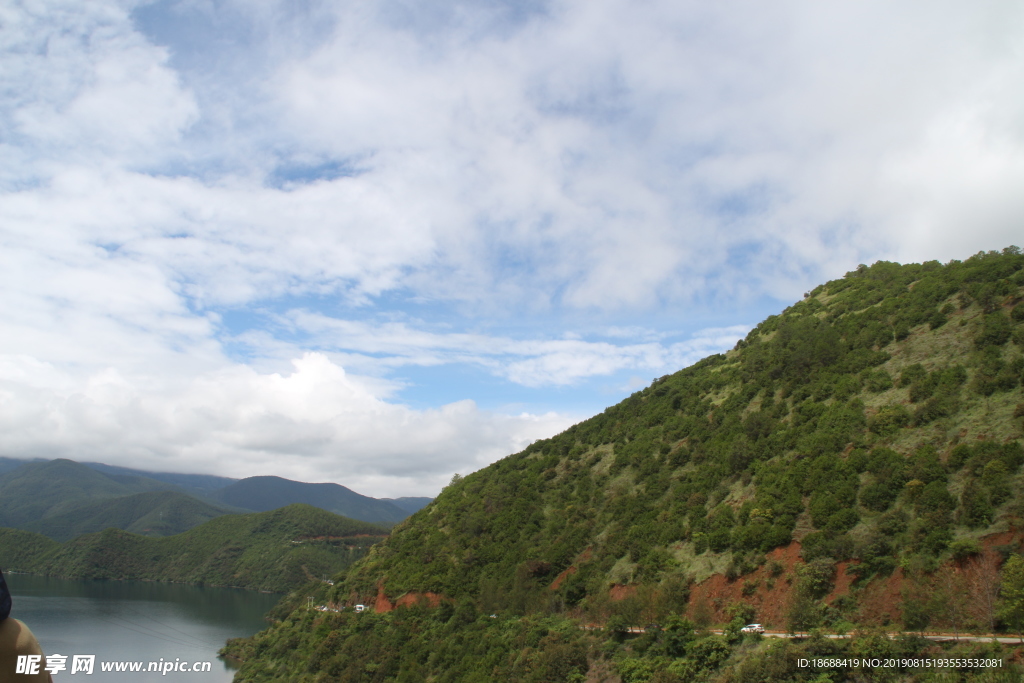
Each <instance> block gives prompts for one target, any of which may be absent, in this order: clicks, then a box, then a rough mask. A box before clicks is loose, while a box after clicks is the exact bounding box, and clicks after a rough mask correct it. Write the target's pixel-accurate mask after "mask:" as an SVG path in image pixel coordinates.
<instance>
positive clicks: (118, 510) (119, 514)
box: [21, 491, 235, 541]
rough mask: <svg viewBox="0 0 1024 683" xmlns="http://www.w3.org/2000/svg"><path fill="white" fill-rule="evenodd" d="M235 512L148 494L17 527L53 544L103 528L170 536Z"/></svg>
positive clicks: (169, 495) (166, 494) (161, 493)
mask: <svg viewBox="0 0 1024 683" xmlns="http://www.w3.org/2000/svg"><path fill="white" fill-rule="evenodd" d="M232 512H235V510H230V509H228V508H226V507H218V506H215V505H211V504H209V503H205V502H203V501H201V500H196V499H195V498H193V497H191V496H188V495H186V494H184V493H178V492H176V491H152V492H147V493H136V494H134V495H130V496H121V497H119V498H112V499H105V500H101V501H99V502H95V503H87V504H85V505H80V506H78V507H76V508H74V509H73V510H71V511H70V512H64V513H60V514H54V515H49V516H47V517H46V518H44V519H39V520H35V521H32V522H25V523H24V524H23V525H22V527H21V528H23V529H26V530H28V531H36V532H39V533H41V534H44V535H46V536H49V537H50V538H52V539H54V540H57V541H67V540H70V539H72V538H74V537H76V536H81V535H82V534H88V533H94V532H97V531H103V530H104V529H108V528H114V529H124V530H125V531H130V532H132V533H136V534H142V535H145V536H172V535H174V534H180V533H181V532H183V531H188V530H189V529H191V528H192V527H194V526H198V525H199V524H202V523H203V522H207V521H209V520H211V519H213V518H214V517H219V516H221V515H226V514H230V513H232Z"/></svg>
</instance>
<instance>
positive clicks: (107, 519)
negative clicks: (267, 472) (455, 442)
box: [0, 458, 432, 541]
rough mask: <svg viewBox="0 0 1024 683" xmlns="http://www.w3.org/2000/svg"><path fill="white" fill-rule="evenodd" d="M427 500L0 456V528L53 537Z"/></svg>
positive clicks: (401, 508)
mask: <svg viewBox="0 0 1024 683" xmlns="http://www.w3.org/2000/svg"><path fill="white" fill-rule="evenodd" d="M431 500H432V499H430V498H415V497H409V498H397V499H377V498H371V497H369V496H363V495H360V494H358V493H356V492H354V491H352V490H350V489H348V488H345V487H344V486H340V485H338V484H310V483H305V482H299V481H291V480H289V479H283V478H281V477H269V476H264V477H249V478H247V479H241V480H238V479H231V478H228V477H216V476H211V475H202V474H176V473H168V472H149V471H145V470H135V469H131V468H127V467H117V466H113V465H106V464H103V463H78V462H75V461H73V460H67V459H57V460H40V459H36V460H32V461H26V460H16V459H13V458H0V527H9V528H16V529H23V530H27V531H35V532H38V533H41V534H44V535H46V536H48V537H50V538H52V539H54V540H56V541H66V540H69V539H72V538H75V537H77V536H80V535H82V534H86V533H93V532H97V531H102V530H104V529H107V528H116V529H123V530H127V531H131V532H133V533H138V534H142V535H147V536H170V535H173V534H178V533H181V532H183V531H186V530H188V529H191V528H193V527H195V526H197V525H199V524H202V523H204V522H206V521H209V520H211V519H213V518H215V517H219V516H221V515H225V514H231V513H244V512H265V511H269V510H274V509H277V508H281V507H284V506H286V505H291V504H295V503H303V504H307V505H312V506H314V507H318V508H320V509H322V510H326V511H328V512H332V513H334V514H338V515H342V516H344V517H349V518H352V519H356V520H360V521H363V522H371V523H378V524H384V525H393V524H395V523H397V522H400V521H402V520H403V519H405V518H406V517H408V516H409V515H410V514H412V513H414V512H416V511H417V510H419V509H421V508H422V507H424V506H425V505H427V504H428V503H429V502H430V501H431Z"/></svg>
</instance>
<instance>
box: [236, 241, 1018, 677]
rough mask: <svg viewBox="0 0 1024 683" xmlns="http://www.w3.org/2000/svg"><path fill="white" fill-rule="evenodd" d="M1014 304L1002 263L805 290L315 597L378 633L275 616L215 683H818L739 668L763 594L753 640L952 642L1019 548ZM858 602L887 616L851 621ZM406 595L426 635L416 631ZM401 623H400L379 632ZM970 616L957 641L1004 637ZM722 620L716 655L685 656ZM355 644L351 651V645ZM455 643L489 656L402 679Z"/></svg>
mask: <svg viewBox="0 0 1024 683" xmlns="http://www.w3.org/2000/svg"><path fill="white" fill-rule="evenodd" d="M1022 302H1024V256H1022V255H1021V252H1020V250H1019V249H1017V248H1015V247H1011V248H1008V249H1006V250H1004V251H1003V252H1002V253H999V252H989V253H981V254H977V255H975V256H973V257H971V258H969V259H967V260H965V261H962V262H961V261H951V262H949V263H947V264H945V265H943V264H940V263H938V262H928V263H924V264H907V265H900V264H894V263H888V262H878V263H876V264H874V265H872V266H871V267H868V266H860V267H858V268H857V269H856V270H854V271H851V272H850V273H847V275H846V277H844V278H841V279H839V280H834V281H831V282H829V283H826V284H823V285H821V286H819V287H816V288H815V289H814V290H812V291H811V292H810V293H809V294H808V295H807V296H806V297H805V298H804V299H803V300H802V301H800V302H797V303H796V304H794V305H793V306H790V307H789V308H787V309H786V311H784V312H783V313H781V314H779V315H776V316H770V317H769V318H767V319H766V320H765V321H763V322H762V323H760V324H759V325H758V326H757V327H756V328H754V329H753V330H751V332H750V333H749V334H748V335H747V337H746V338H745V339H743V340H741V341H740V342H738V343H737V344H736V346H735V348H734V349H732V350H731V351H729V352H727V353H723V354H714V355H712V356H709V357H708V358H705V359H703V360H701V361H699V362H698V363H695V364H694V365H692V366H690V367H688V368H685V369H683V370H681V371H679V372H676V373H673V374H671V375H666V376H665V377H662V378H659V379H658V380H655V382H654V383H653V384H652V385H651V386H649V387H647V388H645V389H643V390H641V391H638V392H636V393H635V394H633V395H632V396H630V397H629V398H627V399H625V400H624V401H622V402H620V403H619V404H617V405H615V406H610V407H609V408H607V409H606V410H605V411H604V412H603V413H601V414H599V415H597V416H595V417H593V418H590V419H588V420H585V421H583V422H581V423H579V424H577V425H574V426H573V427H571V428H569V429H568V430H566V431H565V432H563V433H562V434H559V435H557V436H555V437H552V438H551V439H544V440H541V441H538V442H535V443H534V444H531V445H530V446H529V447H528V448H526V449H525V450H523V451H521V452H520V453H516V454H513V455H510V456H508V457H506V458H504V459H502V460H500V461H498V462H496V463H494V464H492V465H490V466H488V467H486V468H484V469H482V470H480V471H478V472H475V473H473V474H470V475H468V476H466V477H463V478H461V479H459V480H456V481H454V482H453V483H452V484H451V485H450V486H448V487H447V488H446V489H445V490H444V491H442V492H441V494H440V495H439V496H438V498H437V499H436V500H435V501H434V503H433V504H432V505H430V506H429V507H428V508H426V509H425V510H421V511H420V512H417V513H416V514H414V515H412V516H411V517H409V518H408V519H407V520H405V521H403V522H402V523H400V524H398V525H396V527H395V528H394V529H393V532H392V535H391V536H390V537H389V538H388V539H387V540H386V541H385V542H384V543H383V544H381V545H380V546H377V547H376V548H374V549H373V551H372V552H371V553H370V554H369V555H368V556H367V557H366V558H365V559H364V560H362V561H360V562H359V563H357V564H355V565H353V566H352V567H351V568H350V569H349V570H347V571H346V572H345V573H344V574H342V575H339V576H338V577H336V585H335V586H334V587H333V588H324V589H323V590H322V591H320V592H319V597H318V599H321V600H324V601H327V602H330V603H334V604H339V605H340V604H347V603H350V602H351V601H353V600H358V601H361V602H364V603H366V604H376V605H380V606H381V607H382V613H381V614H380V615H379V616H374V617H373V618H372V621H367V626H360V625H359V624H360V622H358V621H354V620H352V619H350V618H348V617H338V618H335V617H323V618H319V617H315V616H310V615H307V614H305V613H304V612H303V611H302V609H301V607H300V606H299V605H298V604H295V603H292V605H291V607H292V608H293V609H292V611H291V613H290V614H288V615H287V616H286V617H284V618H283V621H282V622H281V623H280V624H279V625H278V626H275V627H273V628H272V629H270V630H268V631H266V632H263V633H261V634H258V635H257V636H255V637H254V638H253V639H250V640H247V641H241V642H239V643H236V644H234V645H232V647H231V648H229V650H230V651H232V652H234V653H236V654H237V655H238V656H239V657H241V658H243V659H245V660H246V662H245V664H244V665H243V667H242V669H241V671H240V672H239V675H238V679H239V680H241V681H278V680H281V681H283V680H289V681H312V680H319V679H318V676H322V675H326V676H331V675H339V672H342V671H350V670H353V671H368V669H367V668H366V667H369V666H371V662H372V663H373V664H372V666H373V667H376V668H375V669H374V670H375V671H386V672H387V674H386V676H389V677H394V678H395V679H396V680H402V679H403V676H405V677H406V679H407V680H426V679H427V678H429V677H436V679H437V680H477V679H479V680H485V679H487V678H488V676H490V678H491V679H492V680H494V679H499V678H506V679H509V680H538V681H539V680H582V679H583V677H585V676H588V675H592V676H594V677H595V678H594V680H598V678H597V676H598V672H599V670H602V671H605V673H608V674H609V675H611V673H610V672H617V675H619V676H621V678H622V680H624V681H629V682H632V681H647V680H652V681H653V680H656V679H657V680H659V681H676V680H679V681H682V680H694V679H697V680H707V679H710V678H713V677H721V680H729V681H769V680H811V679H812V677H813V676H818V675H819V674H821V675H824V673H826V672H823V671H811V670H807V671H803V672H801V671H799V670H797V668H796V667H795V665H794V664H792V662H793V661H795V659H796V652H797V651H798V650H797V649H787V648H790V646H789V645H787V644H782V645H779V646H778V648H775V649H773V648H772V647H768V646H757V647H751V648H749V649H747V650H743V649H742V648H741V646H740V645H739V642H740V641H741V640H742V638H740V635H739V632H738V629H739V626H736V623H738V624H739V625H740V626H741V625H742V624H743V623H744V620H751V621H753V620H759V619H760V615H759V614H758V610H759V609H760V610H764V611H765V613H766V614H767V613H768V610H767V607H766V605H765V602H764V600H765V598H766V596H769V595H775V594H776V593H777V592H778V589H777V587H779V586H780V585H783V584H785V585H789V586H791V587H792V589H791V590H790V591H788V592H787V595H786V596H785V601H786V604H785V605H784V606H782V607H781V608H780V609H781V610H782V611H781V612H780V611H775V612H772V614H773V615H775V616H772V617H771V619H772V620H777V619H782V618H784V619H785V622H786V623H783V624H775V625H776V626H780V627H783V628H787V629H799V630H806V629H808V628H811V627H814V626H818V627H826V628H835V629H840V630H841V629H846V630H847V631H849V630H852V629H854V628H866V629H867V628H882V627H885V626H886V624H889V623H892V622H893V621H895V622H897V623H900V622H902V623H903V624H905V625H907V626H908V627H910V628H914V627H915V626H916V625H919V624H920V623H932V624H935V625H938V626H943V627H947V628H950V629H953V628H964V627H966V625H967V624H966V621H964V620H966V619H968V616H967V615H968V614H969V610H966V609H964V608H963V607H962V606H960V607H957V605H960V604H961V603H960V602H958V601H959V600H962V599H963V598H964V596H967V595H972V594H973V593H972V592H971V591H973V590H974V589H975V588H976V587H977V586H975V585H974V584H970V585H968V584H967V583H963V582H966V581H968V580H971V581H974V580H975V579H977V580H978V581H981V580H982V578H984V580H985V581H988V583H987V584H986V585H988V586H990V587H991V586H996V587H998V585H999V581H1000V576H1002V575H1001V574H1000V571H1002V570H1000V569H999V567H1000V566H1001V565H1002V563H1003V561H1004V560H1005V558H1006V557H1010V558H1011V559H1012V558H1014V557H1017V556H1018V555H1017V553H1018V552H1019V551H1020V549H1021V542H1022V540H1024V539H1022V537H1021V534H1020V532H1017V531H1013V530H1014V529H1020V528H1024V523H1022V519H1024V486H1022V484H1024V482H1022V481H1021V476H1020V474H1019V473H1020V468H1021V465H1022V464H1024V448H1022V445H1021V442H1022V435H1024V422H1022V419H1021V418H1022V417H1024V400H1022V399H1024V395H1022V391H1021V382H1022V380H1024V377H1022V375H1024V303H1022ZM1000 534H1002V535H1001V536H1000ZM1007 534H1009V535H1007ZM997 537H998V538H1000V539H1001V540H1000V543H999V544H998V548H1000V549H1001V550H997V549H996V548H995V547H994V546H992V540H991V539H993V538H997ZM794 552H795V553H796V555H795V556H792V557H790V556H791V555H792V553H794ZM782 556H786V557H788V558H790V559H787V560H786V561H782ZM986 562H988V563H989V564H988V565H985V566H988V567H989V570H991V571H989V570H986V571H987V573H984V572H982V573H978V572H974V569H971V571H970V572H968V571H966V568H969V567H976V566H977V567H981V566H982V565H983V564H984V563H986ZM1006 562H1007V565H1006V566H1010V564H1011V563H1010V562H1009V561H1008V560H1006ZM1014 562H1016V560H1014ZM1022 562H1024V560H1022ZM979 563H980V564H979ZM992 563H994V564H992ZM958 567H959V568H960V569H962V570H963V571H960V570H958V569H957V568H958ZM950 568H952V569H950ZM992 568H994V569H992ZM979 571H980V569H979ZM993 571H994V572H995V573H993ZM1004 574H1005V573H1004ZM713 577H717V578H714V581H724V582H726V583H727V584H728V585H730V586H735V587H737V590H735V591H734V592H736V593H739V597H740V599H739V600H736V601H735V602H733V603H732V604H724V603H723V604H720V605H716V604H713V603H712V602H711V600H712V599H722V598H724V596H725V593H721V592H720V593H719V596H720V597H715V595H714V594H713V593H712V594H709V593H708V592H707V591H706V590H704V588H705V587H707V586H709V585H710V584H709V583H708V581H709V580H710V578H713ZM893 577H897V578H898V579H899V581H897V582H896V584H895V585H897V586H899V588H896V589H893V588H891V586H892V585H894V584H893ZM971 577H974V578H971ZM979 577H980V578H979ZM958 582H959V583H958ZM886 586H890V588H885V587H886ZM837 587H842V591H843V592H841V594H840V593H837V592H836V591H837V590H838V589H837ZM886 590H888V591H889V592H888V593H886ZM892 590H896V593H895V597H894V596H893V594H892V592H891V591H892ZM876 594H877V595H881V596H883V597H884V600H883V603H887V604H888V607H889V608H888V609H886V610H882V611H879V610H875V611H874V612H872V611H871V610H867V611H863V610H862V607H865V608H866V607H868V606H869V605H871V604H875V603H876V602H877V600H875V598H873V597H872V596H873V595H876ZM427 595H433V596H439V597H438V598H437V599H439V600H440V602H439V603H436V604H437V605H438V606H437V607H436V608H435V609H434V612H431V611H430V610H429V609H426V605H425V604H424V606H423V608H421V607H416V605H418V604H419V603H420V602H422V598H423V596H427ZM729 595H733V592H729ZM919 595H924V596H926V598H923V599H919V598H917V597H915V596H919ZM406 597H408V598H409V599H408V600H406ZM940 598H941V600H940ZM447 601H450V602H447ZM872 601H875V602H872ZM943 601H944V602H943ZM402 602H405V603H408V604H411V605H413V607H409V608H406V609H405V611H404V612H402V611H400V612H401V613H400V614H399V613H398V612H394V613H392V612H390V611H387V610H388V609H389V608H390V607H391V606H393V605H395V604H396V603H402ZM435 602H436V600H435ZM918 603H920V604H921V605H924V607H920V608H919V607H918ZM445 604H450V605H452V606H453V609H454V612H453V611H452V610H448V608H445V607H444V605H445ZM987 604H988V608H987V612H986V613H985V614H973V613H970V614H971V616H970V619H972V620H974V621H972V622H971V623H972V624H973V625H972V626H971V628H984V627H985V624H989V625H990V626H993V627H994V626H996V625H998V624H999V623H1001V622H1000V619H1002V617H1000V616H999V614H1002V612H999V611H998V610H997V609H996V607H997V606H998V604H997V601H996V600H995V599H993V600H991V601H989V602H988V603H987ZM455 605H457V608H454V606H455ZM1000 609H1003V608H1002V607H1001V608H1000ZM385 611H387V613H384V612H385ZM392 614H395V616H391V615H392ZM490 614H494V615H496V618H498V619H499V620H503V621H501V625H495V626H494V627H491V626H490V625H489V623H490V622H489V621H488V619H489V617H488V616H487V615H490ZM781 615H784V617H783V616H781ZM506 617H507V618H508V619H511V621H504V619H506ZM722 618H729V619H731V624H732V626H730V628H733V627H734V630H733V631H731V632H728V633H726V635H725V636H707V635H687V634H689V633H691V631H690V630H688V629H689V628H690V627H692V626H693V624H704V625H708V624H710V623H713V622H715V621H718V620H720V619H722ZM516 619H519V620H521V621H515V620H516ZM686 620H689V621H686ZM957 620H960V621H959V622H958V621H957ZM766 621H767V619H766ZM527 622H528V623H527ZM370 623H372V624H373V628H375V629H377V631H375V632H376V633H380V634H381V635H380V636H379V638H377V639H376V640H374V641H373V644H369V643H367V644H363V645H360V646H356V645H355V642H356V641H355V640H349V639H348V638H349V637H350V636H351V635H354V634H356V633H362V632H363V631H364V629H365V628H369V624H370ZM495 623H496V624H497V622H495ZM581 623H582V624H587V623H591V624H592V623H599V624H606V625H607V627H608V631H606V633H609V634H610V636H606V637H609V638H610V640H608V641H607V642H604V644H602V642H601V641H600V640H594V638H597V636H593V637H592V636H584V635H579V625H580V624H581ZM644 623H659V624H665V625H667V626H666V627H665V630H663V629H661V628H659V629H656V630H655V632H652V633H651V634H650V635H645V636H644V637H643V638H641V639H639V640H638V641H637V642H636V644H629V643H627V642H625V641H624V639H623V637H621V636H618V635H615V634H621V633H624V632H626V631H625V627H626V626H629V625H634V626H640V625H643V624H644ZM1002 623H1003V624H1004V627H1005V625H1006V624H1008V623H1009V622H1002ZM327 624H330V627H329V628H328V627H327V626H326V625H327ZM517 624H518V625H517ZM684 624H689V625H690V627H686V626H684ZM474 629H475V631H474ZM495 629H497V631H495ZM501 629H506V630H505V631H501ZM522 629H525V631H524V630H522ZM529 629H538V631H537V633H539V634H540V635H539V636H537V638H533V639H531V636H530V635H529V633H530V632H531V631H529ZM474 632H478V633H481V634H483V633H487V634H491V635H488V636H482V635H481V636H480V637H487V638H494V639H496V640H495V652H496V653H500V655H497V658H488V657H487V656H484V655H482V654H480V653H479V652H477V651H476V650H474V649H473V648H472V647H469V646H457V645H452V646H451V647H448V648H447V649H446V655H445V658H444V659H443V662H444V664H441V663H440V662H441V661H442V659H441V658H440V656H438V658H435V657H434V656H433V655H430V656H427V654H425V653H427V652H429V650H430V647H429V643H430V642H432V639H434V640H436V639H437V638H438V637H440V634H441V633H445V634H448V635H447V636H445V637H448V638H452V639H455V640H458V639H467V638H471V636H470V634H471V633H474ZM499 632H500V633H505V634H506V635H500V633H499ZM730 633H731V635H730ZM329 634H330V635H329ZM416 634H423V635H422V636H420V635H416ZM428 634H430V635H428ZM509 634H517V635H514V636H512V635H509ZM506 636H507V638H506ZM474 637H475V636H474ZM421 638H422V641H421ZM508 638H511V639H512V640H509V639H508ZM518 638H523V639H526V640H525V643H529V644H528V645H527V644H524V641H517V640H516V639H518ZM588 638H589V640H588ZM716 638H717V640H716ZM286 642H287V643H288V644H289V645H288V652H289V655H288V657H290V659H289V658H285V657H284V654H283V653H284V650H282V649H281V648H282V644H283V643H286ZM516 642H519V643H520V644H519V645H518V646H517V645H516ZM858 642H859V641H858ZM331 643H333V644H331ZM399 643H401V645H399ZM773 647H774V646H773ZM796 647H798V646H793V648H796ZM799 647H803V646H799ZM814 647H818V646H817V645H815V646H814ZM821 647H824V645H822V646H821ZM829 647H833V648H844V647H849V648H857V647H861V645H860V644H857V642H855V643H854V644H852V645H844V644H843V643H833V644H831V645H829ZM873 647H879V645H878V644H877V643H876V644H875V645H874V646H873ZM908 647H909V646H908ZM524 648H529V649H528V650H527V649H524ZM807 648H811V645H808V646H807ZM807 648H805V649H802V650H799V651H800V652H805V653H806V652H815V651H814V650H808V649H807ZM257 651H259V652H261V653H262V654H260V655H258V656H257V655H256V654H255V653H256V652H257ZM824 651H825V650H821V649H820V648H819V650H817V651H816V652H818V653H819V654H820V653H821V652H824ZM833 651H834V652H841V651H850V650H840V649H835V650H833ZM909 651H910V650H908V652H909ZM517 652H518V655H517V654H516V653H517ZM296 653H298V654H299V655H301V656H298V657H296V656H295V655H296ZM711 653H716V654H714V656H711ZM776 655H778V656H779V657H782V659H779V660H775V659H772V658H773V657H776ZM730 657H737V658H738V659H737V660H735V661H734V660H730V659H729V658H730ZM305 658H311V660H308V661H311V662H312V663H309V664H307V665H304V664H303V662H304V661H307V660H306V659H305ZM726 660H729V661H733V663H732V664H728V665H727V664H726ZM772 662H775V663H774V664H773V663H772ZM776 666H777V669H776V670H777V672H778V675H775V676H774V677H766V676H767V674H764V673H756V672H757V671H761V672H764V671H767V670H770V669H771V667H776ZM446 667H448V668H446ZM723 667H724V668H723ZM555 671H557V672H559V673H557V675H556V674H555V673H553V672H555ZM642 671H646V673H644V674H643V675H641V674H640V673H639V672H642ZM783 672H784V673H783ZM911 673H913V672H911ZM901 675H902V674H901ZM907 675H910V674H907ZM759 676H760V677H759ZM382 680H383V679H382ZM830 680H832V679H830ZM865 680H871V679H870V678H867V679H865Z"/></svg>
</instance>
